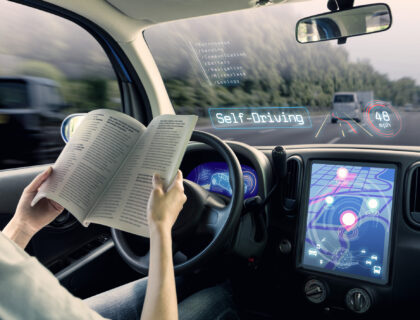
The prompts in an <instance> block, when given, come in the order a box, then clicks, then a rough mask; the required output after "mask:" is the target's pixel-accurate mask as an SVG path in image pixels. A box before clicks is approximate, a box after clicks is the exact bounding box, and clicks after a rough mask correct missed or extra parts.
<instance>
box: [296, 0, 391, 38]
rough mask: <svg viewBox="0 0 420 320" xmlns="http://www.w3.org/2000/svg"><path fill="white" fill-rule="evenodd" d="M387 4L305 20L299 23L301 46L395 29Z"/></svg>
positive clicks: (297, 29) (297, 27) (298, 36)
mask: <svg viewBox="0 0 420 320" xmlns="http://www.w3.org/2000/svg"><path fill="white" fill-rule="evenodd" d="M391 24H392V15H391V10H390V8H389V7H388V5H387V4H373V5H366V6H360V7H354V8H351V9H347V10H340V11H335V12H328V13H323V14H319V15H316V16H312V17H308V18H303V19H301V20H299V21H298V23H297V24H296V40H297V41H298V42H299V43H309V42H319V41H326V40H333V39H343V38H347V37H354V36H360V35H363V34H369V33H375V32H382V31H385V30H388V29H389V28H391Z"/></svg>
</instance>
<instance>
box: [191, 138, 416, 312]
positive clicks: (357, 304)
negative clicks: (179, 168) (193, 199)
mask: <svg viewBox="0 0 420 320" xmlns="http://www.w3.org/2000/svg"><path fill="white" fill-rule="evenodd" d="M228 144H229V146H230V147H231V148H232V149H233V150H234V152H235V153H236V155H237V156H238V159H239V160H240V163H241V166H242V169H243V171H244V177H245V191H246V197H248V198H249V197H253V196H255V195H259V196H260V197H261V198H262V199H265V197H266V196H267V194H269V193H270V190H271V189H272V188H273V186H274V185H275V184H274V183H273V182H274V181H275V177H274V173H275V172H276V171H277V168H276V165H277V164H276V163H275V161H274V160H273V158H272V150H273V147H259V148H258V149H257V148H254V147H250V146H247V145H244V144H242V143H237V142H229V143H228ZM285 150H286V154H287V159H288V160H287V176H286V177H285V178H284V180H283V181H282V183H281V185H282V187H276V188H275V190H274V191H273V192H272V195H271V198H270V201H269V202H268V206H267V207H266V211H267V217H268V221H269V223H268V228H267V233H268V239H269V240H268V242H267V245H266V249H265V252H264V255H263V256H262V257H260V259H261V260H260V261H259V267H258V269H259V270H261V271H260V273H259V274H258V281H257V283H256V284H254V286H253V287H252V288H253V289H252V292H250V293H249V294H250V296H251V297H252V298H250V299H249V301H253V300H255V301H257V300H258V301H265V302H264V303H268V302H267V301H271V302H272V305H273V306H277V305H278V304H279V303H280V302H281V304H282V305H284V306H288V307H291V306H299V305H302V303H303V304H306V305H307V307H308V308H297V309H296V308H295V309H293V313H292V314H293V315H295V316H296V313H301V314H302V315H304V316H309V315H312V313H313V311H314V310H318V311H319V313H318V314H324V313H325V312H326V311H328V312H327V314H328V313H329V314H330V315H331V316H332V317H336V316H344V315H346V316H349V317H350V318H351V317H352V316H355V315H356V314H358V315H359V316H362V318H363V317H366V318H369V317H372V316H373V315H375V316H376V315H378V314H381V313H383V314H386V313H387V312H389V311H390V310H391V311H395V310H397V309H398V308H400V307H404V308H409V307H413V306H415V301H416V299H417V298H418V297H419V294H418V288H419V287H420V277H418V276H416V275H417V274H418V270H420V213H419V214H417V211H420V197H418V196H417V195H418V194H420V150H419V149H418V148H417V149H416V148H414V147H413V148H410V147H391V146H390V147H386V146H381V147H375V146H358V145H354V146H348V145H310V146H305V145H302V146H288V147H286V148H285ZM183 166H184V168H183V171H184V172H186V173H187V172H188V175H187V179H189V180H191V181H194V182H196V183H198V184H200V185H201V186H203V187H204V188H206V189H207V190H209V191H212V192H215V193H218V194H222V195H225V196H230V194H231V189H230V185H229V184H228V180H229V175H228V171H227V167H226V164H224V163H223V162H222V161H221V159H220V158H218V157H217V155H216V154H215V153H213V152H212V151H211V150H210V149H208V148H206V147H205V146H204V145H202V146H200V145H195V146H193V147H190V148H189V150H188V151H187V154H186V158H185V159H184V162H183ZM417 185H418V187H419V189H417ZM413 206H414V208H413ZM243 214H245V212H244V213H243ZM234 250H235V249H234ZM250 258H252V259H253V260H254V258H253V257H250ZM252 277H255V270H254V271H252ZM238 282H240V283H243V287H242V288H241V289H240V290H242V291H243V292H246V291H250V290H249V288H248V286H249V285H248V284H247V283H244V281H243V275H241V278H240V279H239V280H238ZM277 309H278V310H277ZM276 312H278V315H276V316H279V317H280V316H284V309H281V308H276V307H274V311H273V313H274V314H276Z"/></svg>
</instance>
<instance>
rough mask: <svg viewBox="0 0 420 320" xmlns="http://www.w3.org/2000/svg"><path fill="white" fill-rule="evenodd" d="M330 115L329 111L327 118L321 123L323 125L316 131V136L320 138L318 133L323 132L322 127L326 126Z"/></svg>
mask: <svg viewBox="0 0 420 320" xmlns="http://www.w3.org/2000/svg"><path fill="white" fill-rule="evenodd" d="M329 115H330V113H329V112H327V114H326V115H325V119H324V121H323V122H322V124H321V127H319V130H318V132H317V133H316V135H315V138H318V135H319V133H320V132H321V129H322V128H323V127H324V125H325V122H327V119H328V116H329Z"/></svg>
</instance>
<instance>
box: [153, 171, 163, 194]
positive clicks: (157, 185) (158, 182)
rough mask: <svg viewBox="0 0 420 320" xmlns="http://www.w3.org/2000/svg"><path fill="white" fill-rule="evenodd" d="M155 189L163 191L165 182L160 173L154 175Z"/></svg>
mask: <svg viewBox="0 0 420 320" xmlns="http://www.w3.org/2000/svg"><path fill="white" fill-rule="evenodd" d="M152 184H153V189H160V190H162V191H163V182H162V179H161V178H160V175H159V174H158V173H155V174H154V175H153V179H152Z"/></svg>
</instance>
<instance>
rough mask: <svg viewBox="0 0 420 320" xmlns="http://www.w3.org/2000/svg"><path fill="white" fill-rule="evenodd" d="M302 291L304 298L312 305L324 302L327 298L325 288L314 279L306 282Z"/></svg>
mask: <svg viewBox="0 0 420 320" xmlns="http://www.w3.org/2000/svg"><path fill="white" fill-rule="evenodd" d="M304 290H305V295H306V298H307V299H308V300H309V301H311V302H312V303H321V302H324V301H325V299H326V297H327V288H326V287H325V285H324V284H323V283H322V282H321V281H319V280H316V279H312V280H309V281H308V282H306V284H305V289H304Z"/></svg>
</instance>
